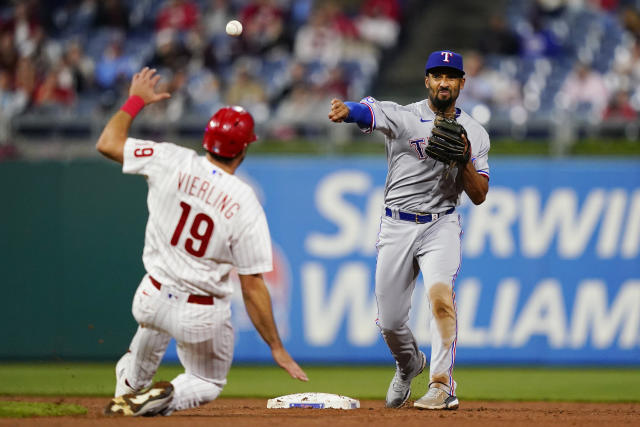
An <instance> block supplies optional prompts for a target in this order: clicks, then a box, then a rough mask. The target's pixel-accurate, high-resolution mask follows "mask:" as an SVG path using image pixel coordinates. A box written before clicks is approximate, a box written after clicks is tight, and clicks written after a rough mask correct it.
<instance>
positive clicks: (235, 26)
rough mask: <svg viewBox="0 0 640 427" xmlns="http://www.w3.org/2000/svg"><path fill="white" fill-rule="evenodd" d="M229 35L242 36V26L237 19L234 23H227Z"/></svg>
mask: <svg viewBox="0 0 640 427" xmlns="http://www.w3.org/2000/svg"><path fill="white" fill-rule="evenodd" d="M226 31H227V34H229V35H230V36H234V37H235V36H239V35H240V34H242V24H241V23H240V22H239V21H236V20H235V19H234V20H232V21H229V22H227V28H226Z"/></svg>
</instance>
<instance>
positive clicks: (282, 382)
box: [0, 363, 640, 402]
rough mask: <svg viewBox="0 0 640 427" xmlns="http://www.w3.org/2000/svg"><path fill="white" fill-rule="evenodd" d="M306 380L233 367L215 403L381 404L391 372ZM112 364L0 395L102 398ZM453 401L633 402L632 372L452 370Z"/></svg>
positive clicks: (639, 386) (18, 382)
mask: <svg viewBox="0 0 640 427" xmlns="http://www.w3.org/2000/svg"><path fill="white" fill-rule="evenodd" d="M305 370H306V372H307V374H308V375H309V378H310V381H309V382H308V383H302V382H299V381H296V380H293V379H291V378H289V377H288V376H287V375H286V374H285V372H284V371H282V370H280V369H278V368H276V367H274V366H234V367H233V368H232V369H231V372H230V373H229V378H228V384H227V386H226V387H225V389H224V391H223V393H222V397H259V398H265V399H266V398H271V397H275V396H280V395H284V394H291V393H299V392H305V391H315V392H325V393H337V394H344V395H347V396H351V397H355V398H359V399H383V398H384V396H385V393H386V390H387V385H388V383H389V380H390V379H391V377H392V376H393V372H394V371H393V367H392V366H384V367H378V366H365V367H354V366H345V367H336V366H330V367H320V366H305ZM180 372H182V368H181V367H180V366H177V365H163V366H161V368H160V370H159V371H158V374H157V375H156V380H170V379H172V378H173V377H174V376H176V375H177V374H178V373H180ZM113 375H114V374H113V365H112V364H86V363H77V364H24V363H19V364H16V363H3V364H1V365H0V394H3V395H67V396H105V397H106V396H109V395H111V393H112V390H113V385H114V376H113ZM455 377H456V380H457V382H458V393H457V394H458V396H459V397H460V398H461V399H465V400H547V401H587V402H640V370H639V369H637V368H635V369H634V368H620V369H611V368H606V369H605V368H603V369H595V368H566V369H560V368H494V367H460V368H457V369H456V373H455ZM412 388H413V395H412V397H413V398H414V399H415V398H418V397H420V395H422V393H424V392H425V391H426V388H427V378H426V376H425V375H421V376H420V377H418V378H417V379H416V380H415V381H414V383H413V387H412Z"/></svg>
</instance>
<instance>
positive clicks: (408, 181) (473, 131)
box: [360, 97, 490, 213]
mask: <svg viewBox="0 0 640 427" xmlns="http://www.w3.org/2000/svg"><path fill="white" fill-rule="evenodd" d="M360 103H362V104H364V105H366V106H367V107H369V109H370V111H371V114H372V116H373V121H372V125H371V128H367V129H363V131H364V132H372V131H373V130H376V129H377V130H379V131H381V132H382V133H383V134H384V136H385V142H386V151H387V162H388V168H389V172H388V174H387V181H386V183H385V192H384V203H385V204H386V205H387V206H394V207H396V208H399V209H403V210H408V211H413V212H427V213H439V212H443V211H446V210H447V209H449V208H451V207H454V206H456V205H458V203H459V202H460V194H461V193H462V191H463V184H462V176H461V174H460V176H458V167H457V166H454V167H453V168H452V169H451V170H450V171H449V173H446V172H445V165H444V163H442V162H439V161H436V160H434V159H432V158H430V157H428V156H427V155H426V154H425V151H424V149H425V147H426V146H427V144H428V139H429V137H430V136H431V129H432V128H433V119H434V118H435V113H434V112H433V111H431V109H430V108H429V104H428V101H427V100H426V99H425V100H422V101H419V102H415V103H413V104H409V105H399V104H396V103H395V102H390V101H377V100H375V99H374V98H372V97H367V98H364V99H363V100H361V101H360ZM456 120H457V121H458V122H459V123H460V124H461V125H462V126H464V128H465V129H466V130H467V135H468V139H469V142H470V143H471V155H472V161H473V165H474V166H475V168H476V170H477V171H478V173H480V174H482V175H484V176H486V177H487V178H489V160H488V153H489V147H490V142H489V134H488V133H487V131H486V130H485V129H484V128H483V127H482V125H481V124H480V123H478V122H477V121H476V120H474V119H473V118H472V117H471V116H469V115H468V114H467V113H465V112H464V111H462V110H459V109H457V114H456Z"/></svg>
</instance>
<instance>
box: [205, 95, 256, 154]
mask: <svg viewBox="0 0 640 427" xmlns="http://www.w3.org/2000/svg"><path fill="white" fill-rule="evenodd" d="M256 139H257V138H256V134H255V133H254V132H253V117H251V114H249V113H248V112H247V111H246V110H245V109H244V108H242V107H238V106H233V107H223V108H221V109H219V110H218V111H217V112H216V113H215V114H214V115H213V116H211V118H210V119H209V123H207V128H206V129H205V130H204V138H203V139H202V146H203V147H204V149H205V150H207V151H209V152H211V153H213V154H216V155H218V156H221V157H228V158H233V157H235V156H237V155H238V154H240V152H241V151H242V150H244V147H246V146H247V145H249V143H251V142H253V141H255V140H256Z"/></svg>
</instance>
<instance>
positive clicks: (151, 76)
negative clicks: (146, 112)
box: [129, 67, 171, 105]
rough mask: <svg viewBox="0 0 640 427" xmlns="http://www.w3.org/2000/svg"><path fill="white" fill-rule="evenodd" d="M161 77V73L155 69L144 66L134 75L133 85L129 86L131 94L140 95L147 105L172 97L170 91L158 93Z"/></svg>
mask: <svg viewBox="0 0 640 427" xmlns="http://www.w3.org/2000/svg"><path fill="white" fill-rule="evenodd" d="M160 78H161V76H160V74H156V70H155V69H151V68H149V67H144V68H143V69H142V70H140V71H139V72H138V73H135V74H134V75H133V78H132V79H131V86H130V87H129V96H133V95H138V96H139V97H140V98H142V99H143V100H144V103H145V105H149V104H152V103H154V102H157V101H162V100H163V99H167V98H170V97H171V94H169V93H168V92H161V93H156V89H155V87H156V85H157V84H158V81H159V80H160Z"/></svg>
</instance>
